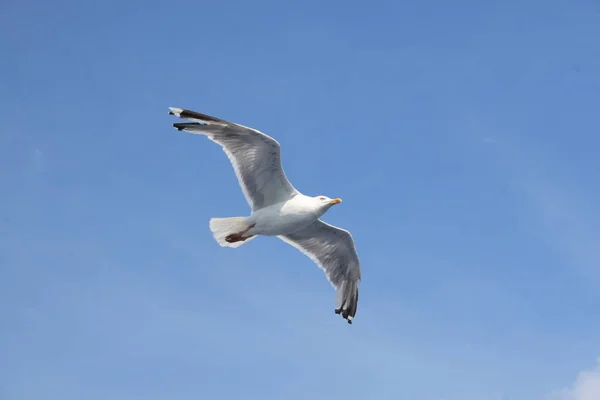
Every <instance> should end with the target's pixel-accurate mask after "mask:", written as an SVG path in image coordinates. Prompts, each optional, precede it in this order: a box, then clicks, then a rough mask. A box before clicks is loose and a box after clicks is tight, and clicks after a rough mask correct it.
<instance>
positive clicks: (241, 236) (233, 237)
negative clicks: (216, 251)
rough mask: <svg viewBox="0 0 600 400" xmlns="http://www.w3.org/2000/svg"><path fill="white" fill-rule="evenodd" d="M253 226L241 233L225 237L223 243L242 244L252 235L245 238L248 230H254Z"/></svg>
mask: <svg viewBox="0 0 600 400" xmlns="http://www.w3.org/2000/svg"><path fill="white" fill-rule="evenodd" d="M255 225H256V224H252V225H250V226H249V227H247V228H246V229H244V230H243V231H241V232H237V233H232V234H231V235H227V237H226V238H225V241H227V242H228V243H235V242H243V241H245V240H247V239H250V238H251V237H252V236H254V235H250V236H246V233H248V231H249V230H250V229H252V228H254V226H255Z"/></svg>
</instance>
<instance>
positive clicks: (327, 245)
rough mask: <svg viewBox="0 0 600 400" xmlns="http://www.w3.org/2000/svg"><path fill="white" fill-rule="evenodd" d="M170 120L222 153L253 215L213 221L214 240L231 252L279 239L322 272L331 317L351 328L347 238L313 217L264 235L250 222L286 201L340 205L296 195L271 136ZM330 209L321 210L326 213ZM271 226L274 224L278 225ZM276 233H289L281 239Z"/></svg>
mask: <svg viewBox="0 0 600 400" xmlns="http://www.w3.org/2000/svg"><path fill="white" fill-rule="evenodd" d="M169 114H171V115H174V116H176V117H179V118H182V119H185V120H187V122H180V123H174V124H173V126H174V127H175V128H176V129H177V130H182V131H186V132H189V133H193V134H201V135H205V136H207V137H208V138H209V139H210V140H212V141H213V142H215V143H217V144H219V145H220V146H221V147H222V148H223V150H224V152H225V153H226V155H227V157H228V158H229V160H230V161H231V164H232V165H233V169H234V172H235V174H236V176H237V179H238V181H239V183H240V187H241V189H242V192H243V193H244V196H245V197H246V200H247V201H248V204H249V205H250V207H251V209H252V212H253V214H252V216H250V217H229V218H212V219H211V220H210V224H209V225H210V230H211V232H212V234H213V236H214V238H215V240H216V241H217V242H218V243H219V244H220V245H221V246H223V247H234V248H235V247H239V246H241V245H243V244H244V243H247V242H249V241H251V240H252V239H254V238H256V237H257V236H260V235H265V234H266V235H267V236H273V235H275V236H278V237H279V238H280V239H281V240H283V241H284V242H286V243H288V244H289V245H291V246H293V247H295V248H296V249H298V250H299V251H301V252H302V253H304V254H305V255H306V256H308V257H309V258H310V259H311V260H313V261H314V262H315V263H316V264H317V265H318V266H319V268H321V269H322V270H323V272H324V273H325V276H326V278H327V279H328V281H329V282H330V283H331V284H332V286H333V287H334V288H335V290H336V296H335V303H336V304H335V313H336V314H340V315H341V316H342V317H343V318H344V319H346V320H347V322H348V323H349V324H351V323H352V320H353V318H354V316H355V315H356V310H357V305H358V285H359V282H360V279H361V272H360V261H359V259H358V255H357V253H356V249H355V247H354V240H353V239H352V235H351V234H350V232H348V231H346V230H344V229H341V228H338V227H335V226H332V225H329V224H327V223H325V222H323V221H321V220H320V219H318V218H319V216H316V217H315V218H314V220H313V221H309V223H307V224H304V225H302V226H304V227H303V228H301V229H297V230H294V229H292V230H290V229H288V230H276V231H274V232H269V233H265V231H264V230H263V231H261V229H264V224H263V223H264V218H263V219H262V220H261V219H260V218H259V219H257V218H256V217H255V216H256V215H258V214H261V212H262V211H261V210H266V209H268V208H269V207H270V206H273V205H280V204H283V203H286V202H290V200H291V199H295V200H294V201H301V200H302V201H306V203H307V204H306V206H307V207H309V206H310V207H312V206H314V205H316V206H319V207H320V203H317V202H318V201H322V202H323V204H326V203H327V202H328V201H330V203H331V204H337V203H339V202H341V200H340V199H329V198H326V197H324V196H320V197H319V196H317V197H315V198H311V197H308V196H304V195H302V194H300V193H299V192H298V191H297V190H296V189H295V188H294V186H293V185H292V184H291V183H290V182H289V181H288V179H287V177H286V175H285V173H284V171H283V167H282V165H281V157H280V146H279V143H277V141H276V140H275V139H273V138H271V137H270V136H268V135H265V134H264V133H262V132H259V131H257V130H255V129H252V128H248V127H245V126H242V125H239V124H235V123H232V122H229V121H225V120H222V119H219V118H215V117H211V116H209V115H206V114H201V113H198V112H195V111H190V110H185V109H181V108H170V112H169ZM303 199H307V200H303ZM322 199H324V200H322ZM290 203H292V202H290ZM330 206H331V205H330V204H326V207H327V209H328V207H330ZM273 208H275V207H273ZM273 208H272V209H273ZM323 213H324V212H323ZM274 215H276V216H278V215H277V214H274ZM270 217H272V216H270ZM275 222H276V223H277V224H279V223H281V220H277V221H275ZM280 232H293V233H292V234H286V235H280V234H278V233H280Z"/></svg>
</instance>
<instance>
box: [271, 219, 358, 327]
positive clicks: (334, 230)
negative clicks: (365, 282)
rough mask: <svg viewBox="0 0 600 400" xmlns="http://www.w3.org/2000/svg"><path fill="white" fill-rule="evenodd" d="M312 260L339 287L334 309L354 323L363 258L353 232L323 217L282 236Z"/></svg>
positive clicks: (282, 238)
mask: <svg viewBox="0 0 600 400" xmlns="http://www.w3.org/2000/svg"><path fill="white" fill-rule="evenodd" d="M279 238H280V239H281V240H283V241H284V242H286V243H288V244H290V245H292V246H294V247H295V248H297V249H298V250H300V251H301V252H302V253H304V254H306V255H307V256H308V257H310V259H312V260H313V261H314V262H315V263H316V264H317V265H318V266H319V267H320V268H321V269H322V270H323V271H324V272H325V276H326V277H327V279H328V280H329V282H330V283H331V285H332V286H333V287H334V288H335V289H336V305H335V312H336V313H337V314H339V313H341V314H342V316H343V317H344V318H345V319H347V320H348V323H352V319H353V318H354V316H355V315H356V308H357V305H358V283H359V282H360V261H359V259H358V254H357V253H356V248H355V247H354V240H353V239H352V235H351V234H350V232H348V231H346V230H344V229H341V228H338V227H335V226H333V225H329V224H327V223H325V222H323V221H321V220H317V221H315V222H314V223H313V224H311V225H310V226H308V227H307V228H304V229H302V230H300V231H299V232H295V233H293V234H291V235H285V236H279Z"/></svg>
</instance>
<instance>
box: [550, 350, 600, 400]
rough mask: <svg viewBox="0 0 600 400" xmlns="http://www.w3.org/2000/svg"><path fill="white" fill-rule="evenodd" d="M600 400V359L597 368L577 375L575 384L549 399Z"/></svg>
mask: <svg viewBox="0 0 600 400" xmlns="http://www.w3.org/2000/svg"><path fill="white" fill-rule="evenodd" d="M598 399H600V358H599V359H598V360H597V361H596V366H595V367H593V368H591V369H586V370H583V371H581V372H580V373H579V374H577V377H576V378H575V382H573V385H572V386H571V387H569V388H566V389H563V390H560V391H558V392H556V393H553V394H551V395H550V396H548V397H547V400H598Z"/></svg>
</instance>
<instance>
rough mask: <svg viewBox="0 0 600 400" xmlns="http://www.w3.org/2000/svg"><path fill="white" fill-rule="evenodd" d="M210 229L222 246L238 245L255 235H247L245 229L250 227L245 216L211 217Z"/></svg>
mask: <svg viewBox="0 0 600 400" xmlns="http://www.w3.org/2000/svg"><path fill="white" fill-rule="evenodd" d="M209 225H210V230H211V232H212V234H213V236H214V238H215V240H216V241H217V243H219V244H220V245H221V246H223V247H240V246H241V245H243V244H244V243H248V242H249V241H250V240H252V239H254V238H255V237H256V236H248V235H247V234H246V232H245V231H247V230H248V229H249V228H250V223H249V222H248V218H246V217H230V218H211V220H210V223H209Z"/></svg>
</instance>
